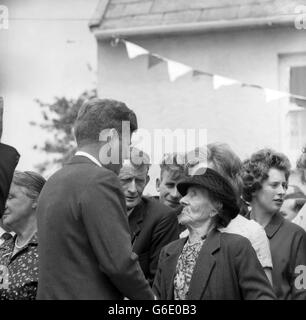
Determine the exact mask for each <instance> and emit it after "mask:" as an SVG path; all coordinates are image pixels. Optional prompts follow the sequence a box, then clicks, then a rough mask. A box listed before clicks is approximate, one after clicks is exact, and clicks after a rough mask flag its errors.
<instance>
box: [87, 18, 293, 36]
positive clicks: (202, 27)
mask: <svg viewBox="0 0 306 320" xmlns="http://www.w3.org/2000/svg"><path fill="white" fill-rule="evenodd" d="M296 17H297V15H296V14H292V15H285V16H274V17H263V18H247V19H238V20H224V21H220V20H219V21H211V22H194V23H179V24H172V25H158V26H146V27H133V28H122V29H108V30H105V29H104V30H103V29H99V28H97V27H94V28H91V30H92V32H93V34H94V35H95V37H96V39H97V40H107V39H110V38H112V37H114V36H115V37H124V38H128V37H136V36H137V37H142V36H146V37H148V36H155V35H175V34H192V33H203V32H211V31H222V30H233V29H242V28H262V27H278V26H288V27H290V26H292V27H294V21H295V19H296Z"/></svg>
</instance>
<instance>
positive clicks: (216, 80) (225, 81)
mask: <svg viewBox="0 0 306 320" xmlns="http://www.w3.org/2000/svg"><path fill="white" fill-rule="evenodd" d="M237 83H239V81H237V80H235V79H231V78H225V77H221V76H217V75H214V76H213V85H214V89H215V90H216V89H219V88H220V87H222V86H231V85H233V84H237Z"/></svg>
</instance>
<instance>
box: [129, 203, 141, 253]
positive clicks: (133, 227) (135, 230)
mask: <svg viewBox="0 0 306 320" xmlns="http://www.w3.org/2000/svg"><path fill="white" fill-rule="evenodd" d="M144 210H145V205H144V202H143V200H141V202H140V203H139V204H138V205H137V206H136V207H135V209H134V210H133V211H132V213H131V214H130V216H129V226H130V232H131V239H132V244H133V247H134V245H135V243H136V239H137V237H138V236H139V233H140V231H141V229H142V225H143V219H144Z"/></svg>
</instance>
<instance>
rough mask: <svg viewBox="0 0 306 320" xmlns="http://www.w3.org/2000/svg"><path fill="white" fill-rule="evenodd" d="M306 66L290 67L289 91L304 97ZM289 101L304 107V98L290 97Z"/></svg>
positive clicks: (305, 91) (305, 104)
mask: <svg viewBox="0 0 306 320" xmlns="http://www.w3.org/2000/svg"><path fill="white" fill-rule="evenodd" d="M305 82H306V66H299V67H291V68H290V93H292V94H296V95H299V96H303V97H306V84H305ZM290 102H291V103H295V104H296V105H297V106H299V107H306V100H303V99H298V98H294V97H291V98H290Z"/></svg>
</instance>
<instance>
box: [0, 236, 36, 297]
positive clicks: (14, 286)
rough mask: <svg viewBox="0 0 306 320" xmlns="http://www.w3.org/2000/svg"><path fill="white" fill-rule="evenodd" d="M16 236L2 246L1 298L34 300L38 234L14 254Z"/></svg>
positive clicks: (0, 265)
mask: <svg viewBox="0 0 306 320" xmlns="http://www.w3.org/2000/svg"><path fill="white" fill-rule="evenodd" d="M15 240H16V236H15V237H14V238H12V239H9V240H7V241H5V242H4V243H3V244H2V245H1V246H0V299H1V300H34V299H35V298H36V291H37V283H38V250H37V249H38V248H37V234H35V235H34V236H33V237H32V239H31V240H30V242H29V243H28V244H27V245H25V246H24V247H23V248H22V249H20V250H19V251H18V252H17V253H15V254H14V255H13V251H14V246H15Z"/></svg>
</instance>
